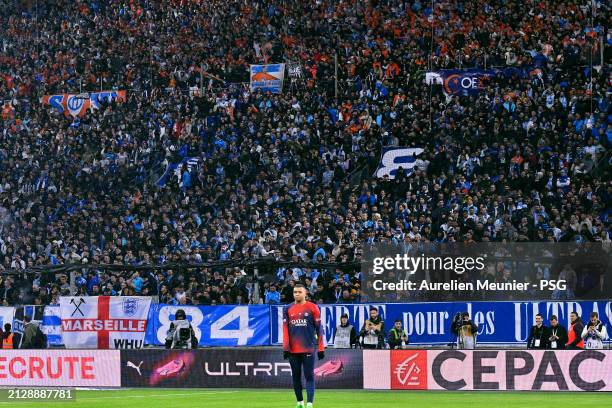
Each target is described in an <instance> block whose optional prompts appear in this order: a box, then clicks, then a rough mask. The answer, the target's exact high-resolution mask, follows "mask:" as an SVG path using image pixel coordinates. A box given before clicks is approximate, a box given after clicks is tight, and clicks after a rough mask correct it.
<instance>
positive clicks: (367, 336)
mask: <svg viewBox="0 0 612 408" xmlns="http://www.w3.org/2000/svg"><path fill="white" fill-rule="evenodd" d="M359 335H360V337H361V346H362V347H363V348H364V349H375V348H384V345H385V322H383V321H382V319H381V318H380V315H379V314H378V309H376V308H375V307H372V308H370V318H369V319H368V320H366V321H365V322H363V327H362V328H361V332H360V333H359Z"/></svg>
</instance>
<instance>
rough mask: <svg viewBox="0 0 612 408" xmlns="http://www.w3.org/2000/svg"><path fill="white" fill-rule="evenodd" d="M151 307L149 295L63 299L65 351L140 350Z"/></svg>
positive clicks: (61, 308)
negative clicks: (89, 349)
mask: <svg viewBox="0 0 612 408" xmlns="http://www.w3.org/2000/svg"><path fill="white" fill-rule="evenodd" d="M150 305H151V298H150V297H146V296H132V297H129V296H126V297H123V296H122V297H118V296H83V297H80V296H67V297H61V298H60V315H61V320H62V336H63V340H64V344H65V345H66V348H97V349H130V348H131V349H137V348H141V347H142V343H143V340H144V336H145V331H146V328H147V315H148V313H149V307H150Z"/></svg>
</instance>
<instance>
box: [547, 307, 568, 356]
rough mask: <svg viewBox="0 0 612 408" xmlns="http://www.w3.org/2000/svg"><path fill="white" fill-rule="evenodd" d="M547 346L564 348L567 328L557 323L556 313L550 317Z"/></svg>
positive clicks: (555, 348) (553, 348)
mask: <svg viewBox="0 0 612 408" xmlns="http://www.w3.org/2000/svg"><path fill="white" fill-rule="evenodd" d="M548 340H549V341H548V347H549V348H550V349H552V350H564V349H565V345H566V344H567V330H566V329H565V327H563V326H561V325H560V324H559V320H558V319H557V316H556V315H552V316H551V317H550V337H549V338H548Z"/></svg>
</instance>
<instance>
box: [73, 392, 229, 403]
mask: <svg viewBox="0 0 612 408" xmlns="http://www.w3.org/2000/svg"><path fill="white" fill-rule="evenodd" d="M237 392H240V391H208V392H184V393H173V394H147V395H116V396H112V397H84V398H80V397H78V396H77V397H76V401H82V400H99V399H114V398H149V397H176V396H186V395H214V394H233V393H237Z"/></svg>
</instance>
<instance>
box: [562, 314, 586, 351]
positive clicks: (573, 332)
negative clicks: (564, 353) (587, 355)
mask: <svg viewBox="0 0 612 408" xmlns="http://www.w3.org/2000/svg"><path fill="white" fill-rule="evenodd" d="M583 331H584V324H583V323H582V319H581V318H580V316H578V313H576V312H572V313H570V326H569V328H568V329H567V344H566V345H565V348H567V349H568V350H582V349H584V340H583V338H582V332H583Z"/></svg>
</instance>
